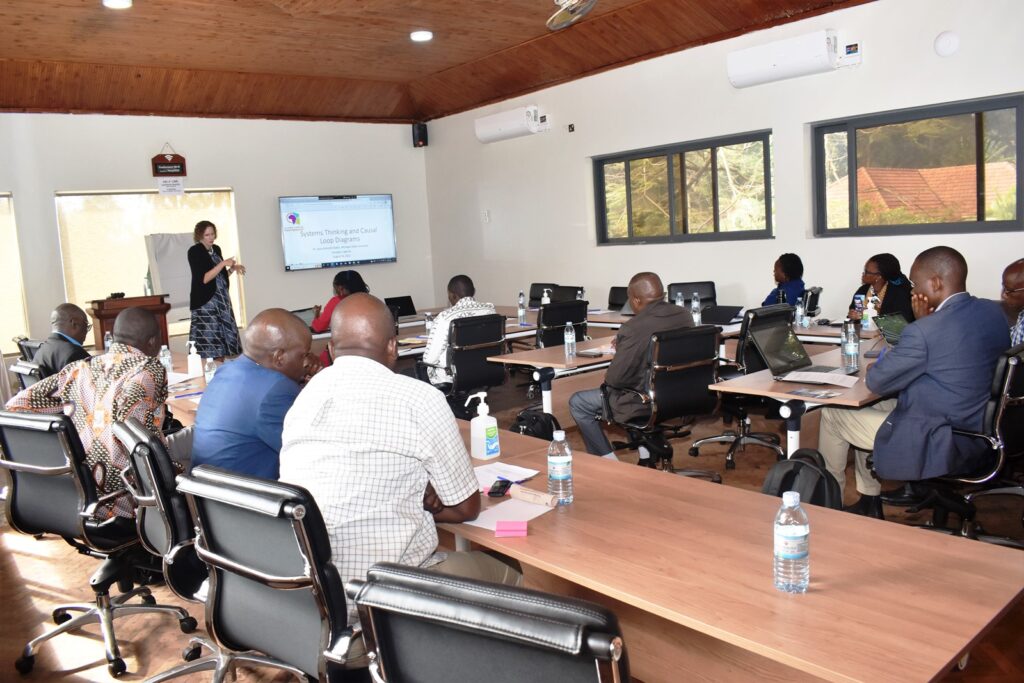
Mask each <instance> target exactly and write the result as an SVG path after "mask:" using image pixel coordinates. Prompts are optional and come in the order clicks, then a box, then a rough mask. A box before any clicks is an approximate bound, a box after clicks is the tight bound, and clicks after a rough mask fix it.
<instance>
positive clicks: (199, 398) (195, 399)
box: [189, 396, 203, 405]
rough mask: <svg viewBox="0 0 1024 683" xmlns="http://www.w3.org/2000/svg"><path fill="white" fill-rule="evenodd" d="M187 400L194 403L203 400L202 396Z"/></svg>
mask: <svg viewBox="0 0 1024 683" xmlns="http://www.w3.org/2000/svg"><path fill="white" fill-rule="evenodd" d="M189 400H190V401H192V402H193V403H195V404H196V405H199V402H200V401H202V400H203V397H202V396H196V397H195V398H190V399H189Z"/></svg>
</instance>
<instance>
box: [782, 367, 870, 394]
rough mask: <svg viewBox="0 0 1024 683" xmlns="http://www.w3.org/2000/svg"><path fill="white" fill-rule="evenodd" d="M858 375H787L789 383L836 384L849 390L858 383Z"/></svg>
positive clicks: (837, 373) (794, 372)
mask: <svg viewBox="0 0 1024 683" xmlns="http://www.w3.org/2000/svg"><path fill="white" fill-rule="evenodd" d="M858 379H859V378H858V377H857V375H844V374H843V373H841V372H800V371H799V370H794V371H792V372H789V373H786V381H787V382H806V383H807V384H834V385H836V386H837V387H846V388H847V389H849V388H850V387H852V386H853V385H855V384H856V383H857V380H858Z"/></svg>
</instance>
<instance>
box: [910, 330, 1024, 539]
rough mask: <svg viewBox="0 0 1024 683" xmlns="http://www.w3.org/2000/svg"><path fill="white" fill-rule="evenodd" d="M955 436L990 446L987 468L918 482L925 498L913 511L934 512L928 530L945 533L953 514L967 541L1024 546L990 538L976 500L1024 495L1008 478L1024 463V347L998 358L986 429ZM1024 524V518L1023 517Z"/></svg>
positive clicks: (917, 488)
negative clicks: (979, 516)
mask: <svg viewBox="0 0 1024 683" xmlns="http://www.w3.org/2000/svg"><path fill="white" fill-rule="evenodd" d="M953 431H954V434H959V435H962V436H967V437H971V438H975V439H981V440H983V441H984V442H985V443H986V444H987V445H988V448H989V453H988V456H989V458H988V460H989V465H988V466H987V467H983V468H982V469H981V471H979V472H974V473H971V474H968V475H961V476H950V477H942V478H939V479H931V480H927V481H924V482H915V483H914V484H913V487H914V490H915V491H916V492H920V493H922V494H923V500H922V502H920V503H918V504H916V505H915V506H913V507H912V508H910V511H911V512H918V511H921V510H925V509H931V510H932V521H931V524H930V525H929V526H932V527H934V528H936V529H938V530H946V529H947V524H948V521H949V515H950V513H952V514H955V515H957V516H958V517H959V518H960V525H959V528H958V529H957V530H955V531H954V530H949V531H950V532H951V533H957V534H959V535H960V536H964V537H966V538H973V539H978V540H982V541H986V542H988V543H996V544H998V545H1006V546H1011V547H1015V548H1024V542H1021V541H1018V540H1015V539H1010V538H1005V537H1002V536H992V535H989V534H987V533H985V531H984V530H983V529H982V528H981V526H980V525H979V524H978V523H977V521H976V514H977V507H976V506H975V504H974V501H975V500H977V499H978V498H981V497H985V496H996V495H1003V496H1007V495H1008V496H1018V497H1024V484H1022V483H1021V481H1019V480H1018V481H1015V480H1013V479H1011V478H1010V473H1011V472H1013V470H1014V467H1015V465H1018V464H1019V463H1020V462H1021V460H1022V459H1024V344H1022V345H1019V346H1016V347H1014V348H1012V349H1010V350H1008V351H1006V352H1005V353H1003V354H1002V356H1000V357H999V362H998V363H997V364H996V371H995V374H994V376H993V379H992V387H991V391H990V394H989V399H988V402H987V403H986V404H985V420H984V423H983V427H982V431H980V432H969V431H963V430H953ZM1021 524H1022V525H1024V517H1022V518H1021Z"/></svg>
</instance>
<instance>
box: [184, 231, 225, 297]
mask: <svg viewBox="0 0 1024 683" xmlns="http://www.w3.org/2000/svg"><path fill="white" fill-rule="evenodd" d="M213 250H214V251H215V252H217V256H220V257H221V259H223V258H224V255H223V254H222V253H221V250H220V246H219V245H216V244H215V245H213ZM188 265H189V268H191V269H192V291H191V292H190V293H189V297H188V307H189V308H191V309H192V310H193V311H194V310H196V309H197V308H202V307H203V306H205V305H206V303H207V302H208V301H209V300H210V299H212V298H213V295H214V294H215V293H216V292H217V279H216V278H214V279H213V280H210V281H209V282H203V276H204V275H206V273H207V271H209V270H210V269H211V268H213V267H214V265H216V264H215V263H214V262H213V259H212V258H210V254H209V253H207V251H206V247H204V246H203V244H202V242H196V243H195V244H193V245H192V246H191V247H189V250H188ZM217 277H223V278H224V282H225V284H227V285H228V286H229V287H230V286H231V282H230V280H228V272H227V269H224V270H222V271H220V272H219V273H218V274H217Z"/></svg>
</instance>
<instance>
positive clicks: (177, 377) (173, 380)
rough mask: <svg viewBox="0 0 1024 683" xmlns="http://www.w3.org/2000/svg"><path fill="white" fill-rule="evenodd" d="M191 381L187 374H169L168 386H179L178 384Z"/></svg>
mask: <svg viewBox="0 0 1024 683" xmlns="http://www.w3.org/2000/svg"><path fill="white" fill-rule="evenodd" d="M187 379H189V375H188V373H186V372H174V371H173V370H172V371H171V372H168V373H167V386H171V385H173V384H177V383H178V382H184V381H185V380H187Z"/></svg>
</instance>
